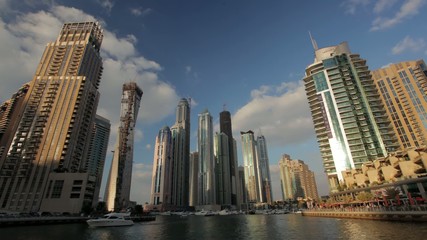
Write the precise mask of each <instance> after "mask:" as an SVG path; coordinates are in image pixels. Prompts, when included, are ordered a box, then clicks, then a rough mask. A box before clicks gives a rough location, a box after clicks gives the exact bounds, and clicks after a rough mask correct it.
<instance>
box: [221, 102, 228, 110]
mask: <svg viewBox="0 0 427 240" xmlns="http://www.w3.org/2000/svg"><path fill="white" fill-rule="evenodd" d="M222 111H224V112H225V111H227V104H225V103H224V104H222Z"/></svg>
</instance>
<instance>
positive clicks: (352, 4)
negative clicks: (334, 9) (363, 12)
mask: <svg viewBox="0 0 427 240" xmlns="http://www.w3.org/2000/svg"><path fill="white" fill-rule="evenodd" d="M369 3H370V0H347V1H344V2H343V3H342V4H341V6H343V7H344V8H345V12H346V13H348V14H355V13H356V10H357V8H358V7H359V6H367V5H368V4H369Z"/></svg>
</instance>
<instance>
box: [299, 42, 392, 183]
mask: <svg viewBox="0 0 427 240" xmlns="http://www.w3.org/2000/svg"><path fill="white" fill-rule="evenodd" d="M305 75H306V77H305V78H304V83H305V90H306V94H307V99H308V103H309V105H310V109H311V115H312V119H313V123H314V128H315V132H316V136H317V141H318V144H319V148H320V152H321V155H322V159H323V167H324V169H325V172H326V174H327V176H328V180H329V186H330V190H331V191H337V187H338V186H339V182H340V181H341V182H342V181H343V175H342V172H343V171H345V170H347V169H360V168H361V166H362V164H363V163H365V162H368V161H371V160H374V159H376V158H378V157H383V156H386V155H387V151H392V150H394V149H395V147H396V145H395V139H394V133H393V131H392V129H391V126H390V122H389V120H388V118H387V115H386V112H385V109H384V106H383V104H382V102H381V98H380V96H379V94H378V91H377V88H376V86H375V83H374V81H373V80H372V77H371V74H370V72H369V69H368V66H367V65H366V60H364V59H362V58H360V56H359V55H358V54H354V53H351V52H350V49H349V47H348V44H347V43H346V42H344V43H341V44H339V45H337V46H332V47H326V48H320V49H317V46H315V59H314V62H313V63H312V64H311V65H309V66H308V67H307V68H306V70H305Z"/></svg>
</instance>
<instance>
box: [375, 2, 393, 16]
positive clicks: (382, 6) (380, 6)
mask: <svg viewBox="0 0 427 240" xmlns="http://www.w3.org/2000/svg"><path fill="white" fill-rule="evenodd" d="M396 2H397V0H378V1H377V2H376V3H375V6H374V13H381V12H383V11H384V10H387V9H390V8H391V7H392V6H393V5H394V4H395V3H396Z"/></svg>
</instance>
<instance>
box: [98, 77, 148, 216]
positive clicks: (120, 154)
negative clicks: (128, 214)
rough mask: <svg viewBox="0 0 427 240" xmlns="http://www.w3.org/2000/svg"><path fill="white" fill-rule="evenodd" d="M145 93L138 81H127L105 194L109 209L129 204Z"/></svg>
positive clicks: (119, 208) (116, 209)
mask: <svg viewBox="0 0 427 240" xmlns="http://www.w3.org/2000/svg"><path fill="white" fill-rule="evenodd" d="M142 94H143V93H142V90H141V89H140V88H139V87H138V85H136V83H135V82H129V83H125V84H123V93H122V100H121V109H120V126H119V129H118V130H119V132H118V136H117V141H116V146H115V148H114V154H113V160H112V162H111V168H110V174H109V176H108V181H107V186H106V190H105V197H104V200H105V202H106V205H107V209H108V210H109V211H120V210H122V209H126V208H127V207H128V206H129V201H130V199H129V197H130V187H131V180H132V164H133V148H134V146H133V144H134V129H135V124H136V119H137V117H138V111H139V105H140V103H141V97H142Z"/></svg>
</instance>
